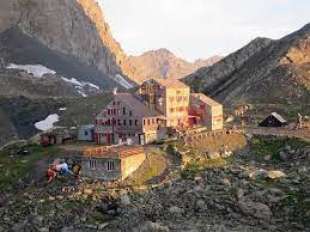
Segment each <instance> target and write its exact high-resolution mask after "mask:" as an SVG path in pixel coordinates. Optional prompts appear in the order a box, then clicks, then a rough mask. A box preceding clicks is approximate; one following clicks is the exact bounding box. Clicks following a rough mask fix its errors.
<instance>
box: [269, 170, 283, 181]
mask: <svg viewBox="0 0 310 232" xmlns="http://www.w3.org/2000/svg"><path fill="white" fill-rule="evenodd" d="M267 177H268V178H269V179H272V180H274V179H279V178H282V177H286V175H285V173H283V172H282V171H268V172H267Z"/></svg>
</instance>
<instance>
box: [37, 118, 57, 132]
mask: <svg viewBox="0 0 310 232" xmlns="http://www.w3.org/2000/svg"><path fill="white" fill-rule="evenodd" d="M58 121H59V116H58V114H51V115H49V116H48V117H47V118H46V119H44V120H42V121H40V122H37V123H35V124H34V126H35V127H36V128H37V129H38V130H41V131H47V130H50V129H52V128H53V127H54V123H56V122H58Z"/></svg>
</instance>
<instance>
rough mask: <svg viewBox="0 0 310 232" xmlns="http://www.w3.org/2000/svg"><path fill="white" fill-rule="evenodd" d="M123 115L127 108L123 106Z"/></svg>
mask: <svg viewBox="0 0 310 232" xmlns="http://www.w3.org/2000/svg"><path fill="white" fill-rule="evenodd" d="M123 115H126V108H125V107H123Z"/></svg>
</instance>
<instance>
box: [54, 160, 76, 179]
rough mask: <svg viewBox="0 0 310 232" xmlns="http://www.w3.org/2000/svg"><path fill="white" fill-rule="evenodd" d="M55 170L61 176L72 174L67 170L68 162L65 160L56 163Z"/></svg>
mask: <svg viewBox="0 0 310 232" xmlns="http://www.w3.org/2000/svg"><path fill="white" fill-rule="evenodd" d="M56 171H57V172H59V174H60V175H62V176H66V175H67V174H71V175H72V172H71V171H70V170H69V167H68V164H67V163H66V162H61V163H60V164H56Z"/></svg>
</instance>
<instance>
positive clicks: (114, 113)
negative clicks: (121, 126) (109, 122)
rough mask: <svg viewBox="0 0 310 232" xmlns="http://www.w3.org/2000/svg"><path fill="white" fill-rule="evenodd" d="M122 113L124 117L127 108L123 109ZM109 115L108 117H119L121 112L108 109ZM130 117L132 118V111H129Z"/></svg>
mask: <svg viewBox="0 0 310 232" xmlns="http://www.w3.org/2000/svg"><path fill="white" fill-rule="evenodd" d="M122 113H123V115H126V114H127V110H126V108H125V107H123V108H122ZM107 114H108V115H118V114H120V110H119V109H107ZM128 115H129V116H132V111H131V110H129V111H128Z"/></svg>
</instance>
